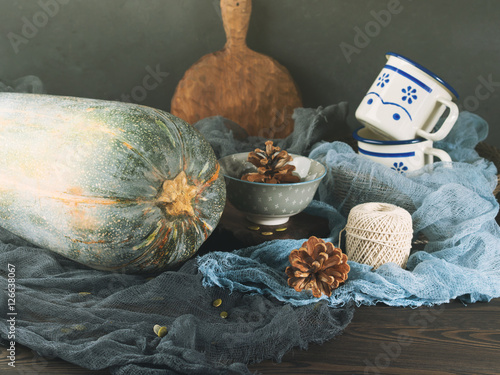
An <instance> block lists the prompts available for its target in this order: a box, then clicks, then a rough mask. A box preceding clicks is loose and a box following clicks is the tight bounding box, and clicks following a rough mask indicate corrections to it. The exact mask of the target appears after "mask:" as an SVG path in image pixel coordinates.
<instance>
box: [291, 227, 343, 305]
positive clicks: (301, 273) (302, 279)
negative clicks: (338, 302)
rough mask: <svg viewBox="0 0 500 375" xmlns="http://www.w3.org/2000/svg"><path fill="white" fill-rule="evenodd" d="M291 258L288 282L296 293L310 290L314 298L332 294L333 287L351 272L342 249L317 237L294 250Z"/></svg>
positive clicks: (336, 286)
mask: <svg viewBox="0 0 500 375" xmlns="http://www.w3.org/2000/svg"><path fill="white" fill-rule="evenodd" d="M288 260H289V261H290V264H291V266H290V267H287V268H286V270H285V272H286V274H287V275H288V285H289V286H291V287H293V288H294V289H295V290H296V291H297V292H300V291H302V290H311V291H312V293H313V296H314V297H321V295H322V294H325V295H327V296H328V297H329V296H331V295H332V290H333V289H336V288H338V286H339V285H340V284H341V283H343V282H345V281H346V280H347V274H348V273H349V271H350V267H349V265H348V264H347V255H345V254H343V253H342V250H340V249H339V248H336V247H335V246H333V244H332V243H331V242H325V241H324V240H322V239H319V238H316V237H314V236H312V237H310V238H309V239H308V240H307V241H306V242H304V243H303V244H302V247H301V248H300V249H295V250H292V252H291V253H290V255H289V257H288Z"/></svg>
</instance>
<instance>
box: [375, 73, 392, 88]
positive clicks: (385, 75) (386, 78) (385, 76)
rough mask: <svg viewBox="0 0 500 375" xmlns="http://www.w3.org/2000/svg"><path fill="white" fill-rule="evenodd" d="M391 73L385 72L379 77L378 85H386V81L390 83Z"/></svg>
mask: <svg viewBox="0 0 500 375" xmlns="http://www.w3.org/2000/svg"><path fill="white" fill-rule="evenodd" d="M389 75H390V74H389V73H383V74H382V75H381V76H380V77H378V79H377V80H378V82H377V86H380V87H384V86H385V84H386V83H389V81H390V80H389Z"/></svg>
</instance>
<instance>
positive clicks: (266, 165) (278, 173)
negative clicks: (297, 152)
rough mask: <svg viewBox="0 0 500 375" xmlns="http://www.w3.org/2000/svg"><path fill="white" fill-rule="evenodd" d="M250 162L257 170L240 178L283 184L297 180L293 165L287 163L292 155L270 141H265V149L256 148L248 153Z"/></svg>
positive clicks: (298, 179)
mask: <svg viewBox="0 0 500 375" xmlns="http://www.w3.org/2000/svg"><path fill="white" fill-rule="evenodd" d="M247 160H248V161H249V162H250V163H252V164H253V165H255V166H256V167H257V172H253V173H247V174H245V175H243V176H242V177H241V179H242V180H245V181H250V182H265V183H269V184H283V183H293V182H299V181H300V178H299V177H298V176H296V175H294V174H292V172H293V171H294V170H295V166H294V165H290V164H288V163H289V162H290V161H292V160H293V158H292V156H291V155H289V154H288V152H286V151H285V150H281V149H280V148H279V147H276V146H273V142H272V141H267V142H266V150H265V151H264V150H261V149H260V148H256V149H255V151H252V152H250V153H249V154H248V159H247Z"/></svg>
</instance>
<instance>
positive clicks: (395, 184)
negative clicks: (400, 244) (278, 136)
mask: <svg viewBox="0 0 500 375" xmlns="http://www.w3.org/2000/svg"><path fill="white" fill-rule="evenodd" d="M207 121H209V120H207ZM487 133H488V124H487V123H486V122H485V121H484V120H483V119H482V118H480V117H479V116H477V115H474V114H471V113H468V112H463V113H461V114H460V116H459V119H458V121H457V123H456V124H455V126H454V128H453V130H452V131H451V132H450V134H449V135H448V136H447V137H446V138H445V139H444V140H442V141H440V142H435V144H434V147H437V148H441V149H444V150H445V151H447V152H448V153H449V154H450V156H451V158H452V160H453V161H454V162H453V163H452V168H449V166H447V165H445V164H444V163H441V162H436V163H434V165H431V166H426V167H424V168H423V169H421V170H419V171H415V172H412V173H407V174H406V175H401V174H398V173H396V172H395V171H393V170H391V169H389V168H387V167H385V166H383V165H380V164H377V163H374V162H372V161H370V160H368V159H366V158H364V157H363V156H361V155H358V154H356V153H355V152H354V151H353V149H352V148H351V147H350V146H348V145H347V144H345V143H342V142H331V143H327V142H324V143H322V144H317V145H316V146H315V147H314V148H313V149H312V151H311V152H310V154H309V157H311V158H313V159H315V160H318V161H320V162H322V163H323V164H324V165H326V166H327V168H328V172H327V176H326V177H325V178H324V179H323V181H322V183H321V185H320V187H319V189H318V192H317V194H316V197H315V200H314V201H313V202H312V203H311V205H310V206H309V207H308V209H307V210H306V211H307V212H308V213H309V214H313V215H318V216H322V217H326V218H328V219H329V223H330V230H331V233H330V237H329V238H326V239H325V240H327V241H332V242H333V243H334V244H338V239H339V233H340V231H341V230H342V229H343V228H344V226H345V224H346V221H347V215H348V212H349V210H350V209H351V208H352V207H353V206H355V205H356V204H361V203H365V202H386V203H393V204H397V205H399V206H401V207H404V208H406V209H407V210H408V211H409V212H410V213H411V214H412V219H413V229H414V234H415V237H414V238H415V239H416V238H417V236H425V238H426V239H427V241H428V242H427V243H426V245H425V248H424V249H423V251H422V250H421V251H416V250H413V251H412V253H411V255H410V258H409V260H408V264H407V269H402V268H400V267H399V266H397V265H396V264H394V263H387V264H384V265H382V266H381V267H379V268H378V269H377V270H373V269H372V268H371V267H370V266H368V265H363V264H359V263H356V262H353V261H349V265H350V267H351V271H350V273H349V279H348V281H347V282H346V283H345V284H343V285H341V286H340V287H339V288H338V289H336V290H334V291H333V294H332V296H331V297H326V296H322V297H321V298H320V299H326V300H327V301H328V303H329V305H331V306H342V305H345V304H346V303H347V302H349V301H355V303H356V304H357V305H373V304H376V303H377V302H383V303H385V304H387V305H391V306H412V307H417V306H421V305H434V304H441V303H446V302H448V301H449V300H450V299H455V298H459V299H461V300H462V301H464V302H476V301H489V300H491V299H492V298H496V297H500V230H499V226H498V224H497V223H496V221H495V216H496V214H497V212H498V202H497V201H496V199H495V197H494V195H493V193H492V192H493V190H494V188H495V186H496V184H497V176H496V173H497V170H496V168H495V166H494V164H493V163H492V162H490V161H488V160H486V159H483V158H481V157H479V155H478V154H477V152H476V151H475V150H474V148H475V146H476V145H477V144H478V142H480V141H482V140H484V139H485V138H486V136H487ZM206 136H207V138H208V139H210V134H207V135H206ZM219 136H221V134H219ZM261 141H263V140H261ZM230 151H235V152H241V151H249V150H242V149H238V150H234V149H231V150H230ZM219 156H225V154H224V153H220V155H219ZM305 240H306V239H301V240H275V241H270V242H265V243H263V244H261V245H258V246H254V247H249V248H244V249H240V250H237V251H234V252H232V253H223V252H216V253H210V254H207V255H205V256H203V257H200V258H198V266H199V270H200V271H201V272H202V273H203V275H204V279H203V282H204V285H206V286H209V285H218V286H221V287H225V288H228V289H229V290H233V291H234V290H236V291H243V292H250V293H255V294H264V295H271V296H273V297H276V298H277V299H279V300H281V301H286V302H288V303H291V304H292V305H295V306H301V305H306V304H310V303H315V302H317V301H318V300H320V299H318V298H314V297H313V296H312V294H311V293H310V292H308V291H305V292H304V291H303V292H296V291H295V290H294V289H293V288H290V287H289V286H288V285H287V276H286V275H285V273H284V270H285V268H286V267H287V266H288V265H289V262H288V255H289V253H290V251H291V250H292V249H297V248H299V247H300V246H301V244H302V243H303V242H304V241H305Z"/></svg>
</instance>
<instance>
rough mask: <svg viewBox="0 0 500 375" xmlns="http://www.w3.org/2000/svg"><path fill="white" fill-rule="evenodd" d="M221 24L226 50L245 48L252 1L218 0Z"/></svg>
mask: <svg viewBox="0 0 500 375" xmlns="http://www.w3.org/2000/svg"><path fill="white" fill-rule="evenodd" d="M220 8H221V13H222V23H223V24H224V31H225V32H226V45H225V46H224V48H226V49H229V50H231V49H241V48H246V38H247V31H248V24H249V23H250V14H251V13H252V0H220Z"/></svg>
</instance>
